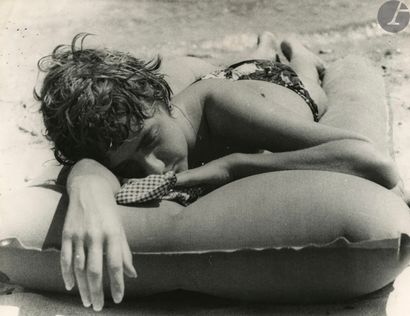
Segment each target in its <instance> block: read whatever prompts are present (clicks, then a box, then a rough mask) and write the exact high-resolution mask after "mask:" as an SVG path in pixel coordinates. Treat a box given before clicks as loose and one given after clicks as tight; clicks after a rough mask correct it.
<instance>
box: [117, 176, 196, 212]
mask: <svg viewBox="0 0 410 316" xmlns="http://www.w3.org/2000/svg"><path fill="white" fill-rule="evenodd" d="M176 183H177V177H176V175H175V173H174V172H173V171H169V172H167V173H166V174H163V175H160V174H154V175H150V176H148V177H146V178H142V179H137V178H135V179H128V181H127V182H126V183H125V184H124V185H123V186H122V187H121V189H120V191H119V192H118V193H117V194H116V196H115V198H116V200H117V203H118V204H122V205H127V204H135V203H144V202H148V201H152V200H161V199H162V200H171V201H175V202H178V203H180V204H182V205H184V206H187V205H188V204H190V203H192V202H194V201H195V200H196V199H197V198H198V197H199V196H201V195H202V194H203V189H202V188H199V187H195V188H177V189H175V185H176Z"/></svg>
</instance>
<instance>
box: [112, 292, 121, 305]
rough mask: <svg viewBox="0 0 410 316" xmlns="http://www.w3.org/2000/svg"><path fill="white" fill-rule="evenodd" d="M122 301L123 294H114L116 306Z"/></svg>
mask: <svg viewBox="0 0 410 316" xmlns="http://www.w3.org/2000/svg"><path fill="white" fill-rule="evenodd" d="M121 301H122V294H121V293H116V294H114V302H115V304H119V303H121Z"/></svg>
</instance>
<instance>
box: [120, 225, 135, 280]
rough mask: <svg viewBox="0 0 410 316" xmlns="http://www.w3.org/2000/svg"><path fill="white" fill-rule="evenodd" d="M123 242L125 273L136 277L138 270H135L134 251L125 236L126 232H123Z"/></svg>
mask: <svg viewBox="0 0 410 316" xmlns="http://www.w3.org/2000/svg"><path fill="white" fill-rule="evenodd" d="M123 236H124V237H123V242H122V260H123V264H124V273H125V274H126V275H127V276H129V277H130V278H134V279H135V278H136V277H137V276H138V275H137V271H135V268H134V264H133V262H132V261H133V260H132V253H131V250H130V246H129V245H128V242H127V237H126V236H125V233H123Z"/></svg>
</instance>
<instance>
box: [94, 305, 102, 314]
mask: <svg viewBox="0 0 410 316" xmlns="http://www.w3.org/2000/svg"><path fill="white" fill-rule="evenodd" d="M102 308H103V307H102V305H100V304H97V305H95V304H94V305H93V310H94V311H96V312H99V311H101V310H102Z"/></svg>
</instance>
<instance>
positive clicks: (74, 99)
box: [34, 33, 172, 165]
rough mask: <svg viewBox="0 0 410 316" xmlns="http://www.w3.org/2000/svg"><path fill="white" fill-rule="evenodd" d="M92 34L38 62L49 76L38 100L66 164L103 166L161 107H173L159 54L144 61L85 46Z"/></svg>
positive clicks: (56, 151) (49, 134) (49, 133)
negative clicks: (110, 152) (89, 162)
mask: <svg viewBox="0 0 410 316" xmlns="http://www.w3.org/2000/svg"><path fill="white" fill-rule="evenodd" d="M89 35H91V34H89V33H80V34H77V35H76V36H75V37H74V38H73V40H72V44H71V45H59V46H57V47H56V48H55V49H54V50H53V52H52V53H51V55H49V56H45V57H43V58H41V59H40V60H39V62H38V68H39V70H40V71H42V72H45V73H46V76H45V79H44V81H43V84H42V87H41V90H40V93H37V92H36V91H35V90H34V97H35V99H36V100H38V101H40V102H41V107H40V112H41V113H42V115H43V119H44V125H45V127H46V137H47V138H48V139H49V140H51V141H52V142H53V144H54V148H53V150H54V155H55V157H56V159H57V160H58V161H59V162H60V163H62V164H65V165H72V164H74V163H75V162H77V161H79V160H81V159H83V158H91V159H95V160H97V161H100V162H103V161H104V159H105V156H106V153H107V151H108V150H110V149H112V150H114V149H116V148H118V146H119V145H121V143H123V142H124V140H126V139H127V138H129V137H130V136H131V135H132V133H134V132H138V130H139V129H141V128H142V126H143V122H144V120H145V119H146V118H149V117H152V115H153V114H154V113H155V111H156V110H157V108H158V106H159V104H164V105H165V106H166V107H167V108H168V109H169V110H170V109H171V103H170V99H171V94H172V91H171V88H170V87H169V85H168V84H167V82H166V81H165V80H164V76H163V75H161V74H160V73H159V72H158V68H159V67H160V65H161V58H160V57H159V56H158V57H156V58H155V59H153V60H151V61H149V62H144V61H143V60H140V59H137V58H135V57H133V56H131V55H130V54H127V53H122V52H118V51H112V50H108V49H89V48H83V43H84V39H85V38H86V37H87V36H89ZM78 46H79V47H78ZM158 101H159V102H158Z"/></svg>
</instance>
